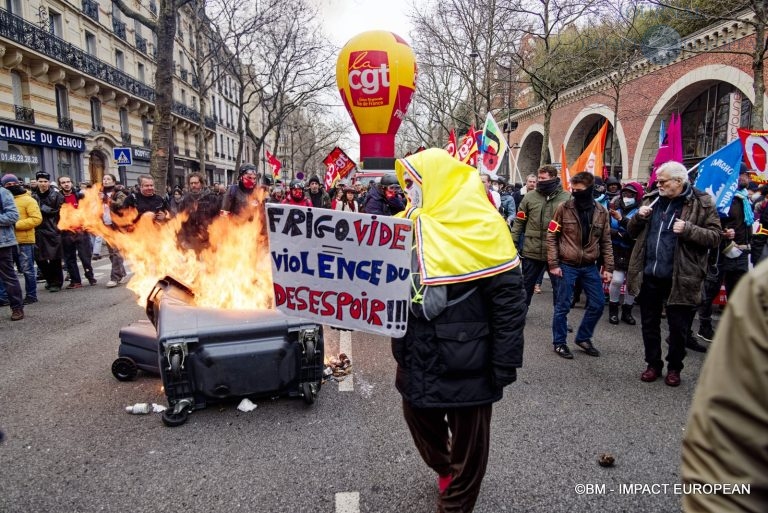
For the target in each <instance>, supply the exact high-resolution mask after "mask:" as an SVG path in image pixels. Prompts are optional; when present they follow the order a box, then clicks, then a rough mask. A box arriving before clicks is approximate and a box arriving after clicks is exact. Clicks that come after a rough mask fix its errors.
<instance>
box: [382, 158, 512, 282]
mask: <svg viewBox="0 0 768 513" xmlns="http://www.w3.org/2000/svg"><path fill="white" fill-rule="evenodd" d="M395 172H396V173H397V179H398V180H399V181H400V185H401V186H403V188H405V180H406V179H409V180H413V181H415V182H417V183H420V184H421V189H422V198H423V201H422V205H423V206H422V208H413V207H412V206H411V203H410V201H409V202H408V204H407V205H406V209H405V210H404V211H403V212H402V213H400V214H398V215H399V216H401V217H406V218H408V219H411V220H413V227H414V235H415V237H414V244H415V250H416V253H417V256H418V262H419V270H420V272H421V281H422V283H424V284H425V285H443V284H449V283H458V282H463V281H469V280H475V279H478V278H482V277H486V276H492V275H494V274H499V273H501V272H504V271H506V270H508V269H512V268H513V267H516V266H517V265H519V263H520V259H519V258H518V256H517V250H516V249H515V245H514V243H513V242H512V235H511V234H510V232H509V228H508V227H507V223H506V222H505V221H504V219H503V218H502V217H501V215H500V214H499V212H498V211H497V210H496V209H495V208H494V207H493V205H492V204H491V202H490V201H489V200H488V196H487V195H486V193H485V186H484V185H483V182H482V181H481V180H480V175H479V173H478V172H477V170H476V169H475V168H473V167H472V166H469V165H467V164H464V163H462V162H459V161H458V160H456V159H455V158H453V157H451V155H450V154H449V153H448V152H447V151H445V150H443V149H440V148H431V149H429V150H425V151H421V152H419V153H416V154H414V155H411V156H410V157H407V158H404V159H398V160H397V161H396V163H395Z"/></svg>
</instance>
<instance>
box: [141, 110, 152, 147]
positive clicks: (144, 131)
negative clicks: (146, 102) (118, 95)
mask: <svg viewBox="0 0 768 513" xmlns="http://www.w3.org/2000/svg"><path fill="white" fill-rule="evenodd" d="M141 137H142V139H144V141H143V142H144V146H151V144H152V141H151V136H150V134H149V119H147V116H142V117H141Z"/></svg>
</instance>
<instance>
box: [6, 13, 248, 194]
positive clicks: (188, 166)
mask: <svg viewBox="0 0 768 513" xmlns="http://www.w3.org/2000/svg"><path fill="white" fill-rule="evenodd" d="M128 5H129V6H130V7H132V8H133V9H135V10H137V11H138V12H140V13H141V14H143V15H144V16H146V17H148V18H154V17H156V13H157V5H156V3H155V1H154V0H150V1H147V2H138V1H136V0H132V1H129V2H128ZM192 14H193V13H192V12H191V11H190V10H187V9H182V10H181V11H180V13H179V17H178V26H177V35H176V43H175V47H174V56H175V60H176V68H175V73H174V79H173V80H174V104H173V109H172V110H173V137H172V145H173V148H169V150H171V154H172V155H173V157H174V158H173V160H172V162H171V165H170V166H169V172H168V178H169V180H168V183H169V185H180V184H183V183H184V180H185V177H186V175H187V174H189V172H191V171H194V170H200V169H201V160H202V161H203V162H204V171H205V173H206V174H207V175H208V179H209V180H210V181H222V182H223V181H225V180H227V179H230V178H231V174H232V172H233V170H234V168H235V156H236V155H237V142H238V139H237V137H236V132H235V128H236V123H235V122H234V121H233V116H236V114H235V113H236V112H237V110H236V109H235V108H234V101H235V99H236V97H237V96H236V94H235V93H236V91H235V90H233V86H232V83H233V81H232V80H231V79H229V77H227V76H226V75H225V74H218V75H217V79H218V80H219V81H220V84H219V83H217V84H216V86H215V87H212V88H210V89H209V91H210V93H209V95H207V96H208V102H207V105H208V107H207V109H206V114H205V116H204V123H203V125H204V129H202V130H201V128H200V119H201V114H200V107H199V105H200V102H199V93H200V84H199V81H198V80H197V78H196V76H195V74H194V73H193V72H192V70H193V68H194V56H195V52H194V40H193V37H192V34H193V30H192V27H193V21H192V20H193V17H192ZM156 55H157V44H156V37H155V35H154V33H153V32H151V31H150V30H149V29H148V28H147V27H145V26H143V25H142V24H140V23H138V22H136V21H134V20H132V19H129V18H127V17H126V16H125V15H124V14H122V13H121V12H120V11H119V10H118V9H117V8H116V7H115V6H114V5H113V3H112V2H111V1H109V0H73V1H67V0H6V1H5V3H4V6H3V7H0V169H2V172H3V173H15V174H17V175H18V176H19V177H20V178H23V179H25V180H29V179H30V178H33V177H34V175H35V173H36V172H37V171H38V170H41V169H43V170H46V171H48V172H50V173H51V174H52V176H53V177H58V176H60V175H64V174H66V175H69V176H71V177H72V178H73V179H74V180H75V181H76V182H84V181H88V182H91V183H100V181H101V177H102V176H103V175H104V173H112V174H115V175H117V176H118V177H119V180H120V181H121V182H123V183H126V184H128V185H133V184H134V183H136V178H137V177H138V175H139V174H146V173H148V172H149V159H150V154H151V153H150V138H151V133H152V112H153V108H154V97H155V96H154V95H155V91H154V85H153V81H154V73H155V56H156ZM198 137H203V138H204V140H205V148H206V156H205V158H204V160H203V159H201V158H200V156H199V155H197V147H196V139H197V138H198ZM253 146H254V145H253V143H252V141H249V142H248V143H247V147H246V148H245V149H244V150H246V151H244V156H245V155H249V154H251V153H252V152H253ZM119 148H131V154H132V162H131V164H126V165H120V164H121V162H118V161H117V158H118V157H119V156H120V152H119ZM116 149H118V151H117V152H116V151H115V150H116Z"/></svg>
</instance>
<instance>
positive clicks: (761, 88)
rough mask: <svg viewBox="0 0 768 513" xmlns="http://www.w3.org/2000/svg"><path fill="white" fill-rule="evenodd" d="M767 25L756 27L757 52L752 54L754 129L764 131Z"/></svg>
mask: <svg viewBox="0 0 768 513" xmlns="http://www.w3.org/2000/svg"><path fill="white" fill-rule="evenodd" d="M765 45H766V41H765V25H763V24H760V23H758V24H757V26H756V27H755V52H754V53H753V54H752V83H753V87H754V89H755V103H754V105H753V106H752V107H753V108H752V129H753V130H763V126H764V125H765V121H764V120H765V114H764V111H765V100H764V99H763V97H764V95H765V77H764V76H763V69H764V64H763V56H764V55H765Z"/></svg>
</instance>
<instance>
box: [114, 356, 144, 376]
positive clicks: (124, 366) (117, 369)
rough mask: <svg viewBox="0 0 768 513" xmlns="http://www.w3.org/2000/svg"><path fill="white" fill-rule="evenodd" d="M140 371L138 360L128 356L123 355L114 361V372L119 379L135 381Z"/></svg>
mask: <svg viewBox="0 0 768 513" xmlns="http://www.w3.org/2000/svg"><path fill="white" fill-rule="evenodd" d="M138 373H139V368H138V367H137V366H136V362H134V361H133V360H132V359H130V358H128V357H126V356H121V357H120V358H118V359H117V360H115V361H114V362H112V374H113V375H114V376H115V377H116V378H117V379H118V381H133V380H134V379H136V376H137V374H138Z"/></svg>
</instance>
